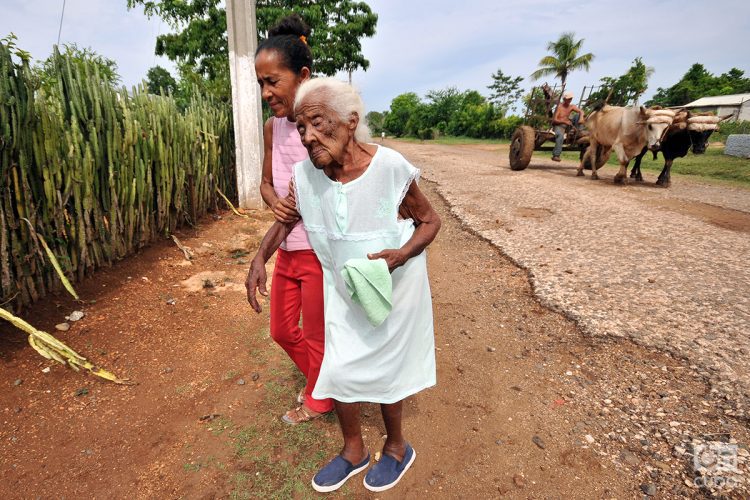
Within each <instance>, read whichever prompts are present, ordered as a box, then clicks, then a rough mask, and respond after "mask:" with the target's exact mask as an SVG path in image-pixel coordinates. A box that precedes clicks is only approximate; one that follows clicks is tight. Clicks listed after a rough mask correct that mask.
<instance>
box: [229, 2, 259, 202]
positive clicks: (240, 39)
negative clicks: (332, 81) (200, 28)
mask: <svg viewBox="0 0 750 500" xmlns="http://www.w3.org/2000/svg"><path fill="white" fill-rule="evenodd" d="M227 31H228V33H227V34H228V38H229V74H230V76H231V79H232V112H233V116H234V140H235V143H236V147H237V192H238V193H239V199H240V207H242V208H263V199H262V198H261V196H260V180H261V172H262V169H263V139H262V137H263V124H262V115H261V105H260V88H259V87H258V80H257V78H256V76H255V50H256V49H257V46H258V35H257V32H258V28H257V25H256V21H255V0H227Z"/></svg>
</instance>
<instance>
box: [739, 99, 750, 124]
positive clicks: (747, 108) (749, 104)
mask: <svg viewBox="0 0 750 500" xmlns="http://www.w3.org/2000/svg"><path fill="white" fill-rule="evenodd" d="M739 120H740V121H742V120H746V121H750V100H748V101H745V102H743V103H742V107H741V108H740V116H739Z"/></svg>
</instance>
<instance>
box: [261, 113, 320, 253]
mask: <svg viewBox="0 0 750 500" xmlns="http://www.w3.org/2000/svg"><path fill="white" fill-rule="evenodd" d="M306 158H307V149H305V146H303V145H302V140H301V139H300V138H299V132H297V124H296V123H295V122H290V121H289V120H287V119H286V118H274V119H273V152H272V156H271V165H272V169H273V190H274V191H276V196H278V197H279V198H284V197H286V195H288V194H289V180H290V179H291V178H292V167H294V164H295V163H298V162H300V161H302V160H305V159H306ZM281 248H282V249H284V250H287V251H289V252H294V251H296V250H311V249H312V247H311V246H310V241H309V240H308V239H307V231H305V226H304V224H302V221H300V222H298V223H297V225H296V226H294V229H292V232H291V233H289V236H287V238H286V240H285V241H284V243H282V244H281Z"/></svg>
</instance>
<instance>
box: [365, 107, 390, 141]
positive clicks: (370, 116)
mask: <svg viewBox="0 0 750 500" xmlns="http://www.w3.org/2000/svg"><path fill="white" fill-rule="evenodd" d="M386 116H388V112H387V111H386V112H384V113H381V112H380V111H370V112H369V113H367V114H366V115H365V120H367V126H368V127H370V132H372V133H373V135H380V133H381V132H383V130H384V129H383V123H384V122H385V118H386Z"/></svg>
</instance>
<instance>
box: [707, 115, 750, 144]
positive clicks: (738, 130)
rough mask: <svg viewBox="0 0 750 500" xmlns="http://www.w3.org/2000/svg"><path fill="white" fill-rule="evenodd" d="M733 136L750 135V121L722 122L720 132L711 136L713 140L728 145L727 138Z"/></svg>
mask: <svg viewBox="0 0 750 500" xmlns="http://www.w3.org/2000/svg"><path fill="white" fill-rule="evenodd" d="M732 134H750V121H748V120H744V121H741V122H721V123H720V124H719V130H718V131H716V132H715V133H714V134H713V135H711V140H712V141H721V142H723V143H726V142H727V137H729V136H730V135H732Z"/></svg>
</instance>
